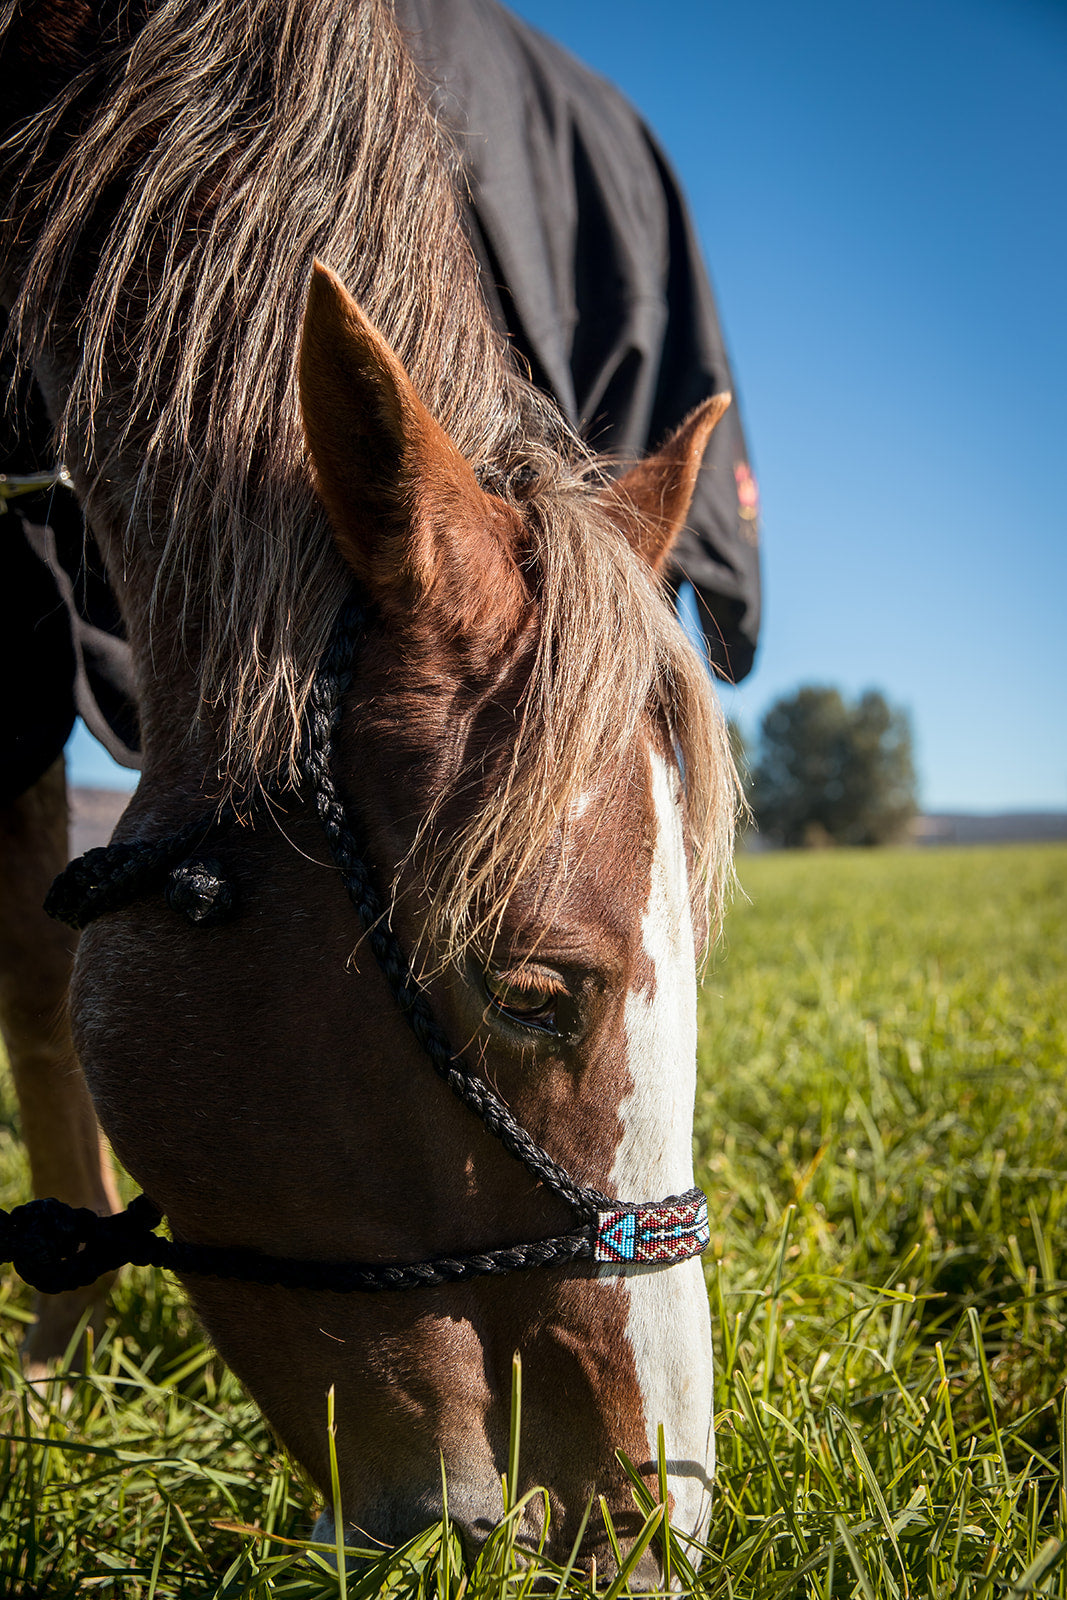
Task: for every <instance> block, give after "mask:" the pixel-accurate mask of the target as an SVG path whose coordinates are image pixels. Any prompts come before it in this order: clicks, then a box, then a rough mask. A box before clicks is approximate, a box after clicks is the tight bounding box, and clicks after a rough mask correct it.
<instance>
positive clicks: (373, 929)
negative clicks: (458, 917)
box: [0, 599, 709, 1294]
mask: <svg viewBox="0 0 1067 1600" xmlns="http://www.w3.org/2000/svg"><path fill="white" fill-rule="evenodd" d="M365 624H366V616H365V612H364V609H363V606H362V604H361V603H360V601H359V600H358V599H352V600H350V601H349V602H348V603H347V604H346V605H345V606H344V607H343V608H342V610H341V612H340V615H339V616H338V618H337V621H336V623H335V625H334V628H333V632H332V634H331V637H330V641H329V643H328V645H327V647H326V650H325V652H324V654H323V657H322V660H321V662H320V663H319V667H318V669H317V671H316V673H315V679H314V682H313V685H312V690H311V695H310V700H309V706H308V715H307V735H306V738H305V741H304V745H303V749H302V753H301V761H300V766H301V779H302V784H303V787H304V788H306V789H307V790H309V791H310V793H311V795H312V797H313V799H314V804H315V810H316V812H317V814H318V818H319V822H320V823H321V825H322V829H323V831H324V833H325V835H326V839H327V842H328V845H329V849H330V854H331V856H332V857H333V861H334V864H335V866H336V867H337V869H338V871H339V872H340V875H341V879H342V882H343V883H344V886H345V889H346V890H347V892H348V896H349V899H350V900H351V901H352V904H353V905H354V907H355V909H356V912H357V914H358V916H359V920H360V922H361V924H362V926H363V930H364V933H365V934H366V938H367V941H368V943H369V944H370V947H371V949H372V951H373V953H374V957H375V959H376V961H377V962H378V965H379V967H380V968H381V970H382V972H383V973H384V975H385V978H386V981H387V982H388V984H389V988H390V991H391V992H392V995H393V997H394V999H395V1000H396V1002H397V1005H398V1006H399V1008H400V1011H401V1013H402V1014H403V1016H404V1018H405V1019H406V1021H407V1023H408V1025H409V1027H410V1028H411V1030H412V1032H413V1033H414V1035H415V1037H416V1039H417V1040H418V1041H419V1044H420V1045H421V1046H422V1048H423V1050H424V1051H425V1052H426V1054H427V1056H428V1057H429V1059H430V1063H431V1065H432V1066H433V1068H434V1071H435V1072H436V1073H437V1074H438V1076H439V1077H441V1078H443V1079H444V1081H445V1083H447V1085H448V1087H449V1088H450V1089H451V1090H452V1092H453V1094H455V1095H456V1096H457V1098H458V1099H460V1100H462V1101H463V1103H464V1105H466V1106H468V1107H469V1108H470V1110H471V1111H473V1112H474V1113H475V1115H476V1116H477V1117H478V1118H479V1120H480V1121H481V1122H482V1124H483V1125H484V1126H485V1127H486V1128H487V1129H488V1131H489V1132H490V1133H491V1134H492V1135H493V1137H494V1138H495V1139H498V1140H499V1141H500V1143H501V1144H502V1145H503V1147H504V1149H505V1150H506V1151H507V1153H508V1154H509V1155H510V1156H512V1157H513V1158H514V1159H515V1160H516V1161H519V1162H521V1163H522V1165H523V1166H524V1167H525V1168H526V1170H527V1172H529V1173H530V1175H531V1176H532V1177H533V1178H534V1179H536V1180H537V1182H539V1183H542V1184H543V1185H544V1186H545V1188H546V1189H548V1190H549V1191H550V1192H551V1193H552V1194H554V1195H556V1196H557V1197H558V1198H559V1199H560V1200H563V1201H565V1202H566V1204H567V1205H568V1206H569V1207H570V1209H571V1211H572V1212H573V1213H574V1216H575V1219H576V1222H577V1226H575V1227H574V1228H573V1229H571V1230H570V1231H569V1232H567V1233H563V1234H558V1235H556V1236H554V1237H552V1238H548V1239H538V1240H533V1241H531V1242H529V1243H526V1244H518V1245H506V1246H503V1247H501V1248H499V1249H495V1250H485V1251H473V1252H469V1253H467V1254H463V1255H455V1256H439V1257H435V1258H434V1259H432V1260H430V1261H420V1262H414V1263H410V1264H408V1263H404V1264H386V1265H377V1264H374V1263H364V1262H350V1261H299V1260H291V1259H289V1258H287V1257H280V1256H269V1255H264V1254H261V1253H260V1252H259V1251H255V1250H247V1249H240V1248H237V1249H234V1248H229V1247H223V1246H215V1245H197V1244H189V1243H183V1242H181V1241H178V1240H170V1239H166V1238H163V1237H161V1236H160V1235H159V1234H157V1233H155V1231H154V1230H155V1228H157V1227H158V1225H159V1223H160V1222H161V1221H162V1215H163V1214H162V1212H161V1210H160V1209H159V1207H158V1206H156V1205H155V1203H154V1202H153V1201H152V1200H150V1199H149V1198H148V1196H147V1195H143V1194H142V1195H138V1196H137V1198H136V1199H135V1200H134V1201H132V1203H131V1204H130V1205H129V1206H128V1207H127V1208H126V1210H125V1211H123V1212H120V1213H119V1214H118V1215H117V1216H113V1217H99V1216H97V1214H96V1213H95V1212H94V1211H90V1210H87V1209H84V1208H83V1209H76V1208H74V1207H71V1206H67V1205H64V1204H62V1202H60V1201H58V1200H34V1201H31V1202H30V1203H29V1204H28V1205H24V1206H18V1207H16V1209H15V1210H13V1211H11V1212H10V1213H8V1212H4V1211H0V1260H3V1261H10V1262H11V1263H12V1264H13V1265H14V1267H15V1270H16V1272H18V1274H19V1276H20V1277H22V1278H24V1279H25V1280H26V1281H27V1282H28V1283H30V1284H32V1285H33V1286H34V1287H35V1288H37V1289H40V1290H43V1291H44V1292H46V1293H49V1294H55V1293H58V1292H59V1291H60V1290H63V1289H72V1288H80V1287H83V1286H85V1285H87V1284H90V1283H92V1282H94V1280H95V1279H96V1278H98V1277H99V1276H100V1275H101V1274H102V1273H105V1272H110V1271H113V1270H114V1269H115V1268H116V1267H119V1266H122V1265H124V1264H125V1263H126V1262H132V1263H134V1264H135V1265H137V1266H157V1267H166V1268H168V1269H169V1270H170V1271H173V1272H178V1273H194V1274H202V1275H204V1276H208V1277H219V1278H238V1279H243V1280H244V1281H246V1282H252V1283H263V1284H276V1285H280V1286H281V1287H284V1288H289V1289H330V1290H334V1291H338V1292H349V1291H352V1290H374V1289H413V1288H417V1287H420V1286H430V1285H434V1284H442V1283H460V1282H463V1281H464V1280H465V1279H468V1278H472V1277H480V1276H486V1275H497V1274H502V1273H507V1272H516V1271H519V1270H521V1269H523V1268H526V1267H536V1266H550V1265H559V1264H562V1263H565V1262H568V1261H577V1260H582V1259H585V1260H592V1261H594V1262H597V1263H600V1264H603V1265H615V1266H627V1265H630V1264H632V1263H645V1264H662V1265H670V1264H672V1263H674V1262H678V1261H686V1260H688V1259H690V1258H691V1257H692V1256H697V1255H700V1254H701V1253H702V1252H703V1250H705V1249H706V1247H707V1244H708V1238H709V1230H708V1211H707V1201H706V1200H705V1198H704V1195H703V1193H702V1191H701V1190H700V1189H691V1190H689V1192H688V1193H686V1194H684V1195H675V1196H671V1197H669V1198H668V1199H666V1200H659V1201H647V1202H631V1201H619V1200H609V1199H608V1198H607V1196H606V1195H603V1194H601V1193H600V1191H599V1190H597V1189H593V1188H590V1187H588V1186H587V1185H583V1184H580V1183H578V1182H576V1180H575V1179H574V1178H572V1177H571V1175H570V1173H568V1172H566V1171H565V1170H564V1168H563V1167H561V1166H560V1165H559V1164H558V1163H557V1162H556V1161H554V1160H553V1159H552V1157H551V1156H550V1155H549V1154H548V1153H547V1151H545V1150H543V1149H542V1148H541V1146H540V1145H539V1144H537V1143H536V1142H535V1141H534V1140H533V1139H531V1137H530V1135H529V1134H528V1133H527V1132H526V1130H525V1128H523V1127H522V1126H521V1124H520V1123H518V1122H516V1120H515V1118H514V1117H513V1116H512V1114H511V1112H510V1111H509V1110H508V1108H507V1106H506V1105H505V1104H504V1102H503V1101H502V1100H501V1098H500V1096H499V1095H498V1094H496V1093H495V1091H494V1090H493V1089H491V1088H490V1086H489V1085H488V1084H487V1083H486V1082H485V1080H484V1079H483V1078H480V1077H479V1076H478V1075H477V1074H476V1073H474V1072H472V1071H471V1070H470V1068H469V1067H468V1066H467V1064H466V1062H465V1061H464V1060H463V1059H462V1057H461V1056H459V1055H457V1054H456V1052H455V1051H454V1050H453V1049H452V1046H451V1045H450V1043H449V1041H448V1039H447V1037H446V1036H445V1034H444V1032H443V1030H442V1029H441V1027H440V1025H439V1023H438V1022H437V1020H436V1018H435V1016H434V1014H433V1010H432V1008H431V1006H430V1003H429V1001H428V999H427V997H426V995H425V993H424V992H423V990H422V988H421V987H420V985H419V983H418V982H417V980H416V978H415V977H414V975H413V973H412V971H411V968H410V966H409V964H408V962H407V960H406V959H405V957H404V954H403V951H402V950H401V947H400V943H399V941H398V939H397V937H396V935H395V934H394V933H393V931H392V929H391V928H390V927H389V924H388V919H387V918H386V917H385V916H384V915H383V906H382V902H381V899H380V897H379V895H378V891H377V889H376V887H375V885H374V883H373V881H372V878H371V874H370V871H369V868H368V866H367V863H366V860H365V858H364V854H363V851H362V850H361V848H360V845H359V841H358V838H357V833H356V829H355V827H354V824H353V821H352V817H351V814H350V812H349V811H348V809H347V808H346V806H345V804H344V802H343V801H342V800H341V798H340V796H339V794H338V792H337V788H336V785H335V783H334V779H333V762H332V755H333V741H334V734H335V731H336V727H337V723H338V719H339V717H340V712H341V703H342V700H343V698H344V695H345V692H346V690H347V689H348V687H349V685H350V683H351V681H352V672H353V663H354V660H355V655H356V650H357V646H358V643H359V640H360V638H361V637H362V635H363V632H364V629H365ZM234 820H235V813H234V810H233V808H232V807H229V806H224V807H222V808H221V809H220V810H219V811H217V812H216V813H214V814H212V815H211V816H210V817H208V818H201V819H199V820H197V821H195V822H191V823H188V824H186V826H185V827H184V828H181V829H179V830H178V832H177V833H174V834H171V835H170V836H169V837H166V838H163V839H152V840H131V841H126V842H123V843H119V844H111V845H108V846H107V847H106V848H104V849H100V850H90V851H89V852H88V853H87V854H86V855H84V856H81V857H79V859H78V860H76V861H73V862H71V864H70V866H69V867H67V869H66V871H64V872H62V873H60V875H59V877H58V878H57V879H56V881H55V883H54V884H53V885H52V888H51V890H50V891H49V894H48V898H47V899H46V901H45V910H46V911H47V912H48V913H49V915H50V916H53V917H56V918H57V919H58V920H59V921H61V922H65V923H67V924H68V925H69V926H70V927H73V928H84V927H86V926H87V925H88V923H90V922H92V921H93V920H94V919H95V918H96V917H99V916H102V915H104V913H105V912H109V911H116V910H119V909H121V908H122V907H123V906H126V905H128V904H130V902H131V901H133V900H135V899H139V898H142V897H143V896H145V895H147V894H151V893H153V892H156V891H158V890H160V889H162V890H164V892H165V894H166V898H167V902H168V904H169V905H170V906H171V907H172V909H174V910H175V911H180V912H182V913H183V914H184V915H186V916H187V917H188V918H189V919H190V920H191V921H192V922H194V923H196V924H199V925H201V926H208V925H210V924H211V923H213V922H218V921H221V920H223V919H224V918H226V917H228V916H230V915H232V914H233V912H234V910H235V908H236V896H235V893H234V890H233V886H232V884H231V883H230V882H229V881H228V880H227V878H226V877H225V875H224V874H223V872H222V869H221V868H220V867H219V865H218V863H217V862H215V861H213V860H212V859H211V857H210V856H205V855H204V854H203V853H202V852H203V850H204V846H205V845H206V844H207V843H208V842H209V841H210V839H211V838H212V837H213V836H215V835H216V834H218V833H219V832H221V831H223V830H224V829H226V828H227V827H230V826H232V824H233V822H234Z"/></svg>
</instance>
